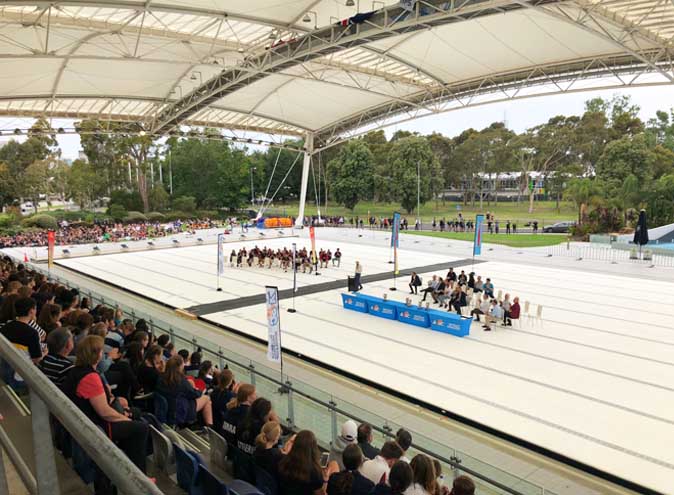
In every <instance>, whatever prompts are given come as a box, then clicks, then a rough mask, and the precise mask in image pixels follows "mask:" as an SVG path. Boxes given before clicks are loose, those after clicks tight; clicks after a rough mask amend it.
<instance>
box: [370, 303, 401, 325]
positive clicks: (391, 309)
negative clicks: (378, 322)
mask: <svg viewBox="0 0 674 495" xmlns="http://www.w3.org/2000/svg"><path fill="white" fill-rule="evenodd" d="M396 306H397V304H392V303H390V302H387V301H384V300H383V299H381V300H379V301H368V303H367V308H368V313H370V314H371V315H375V316H379V317H380V318H386V319H388V320H395V319H396V318H397V317H398V310H397V309H396Z"/></svg>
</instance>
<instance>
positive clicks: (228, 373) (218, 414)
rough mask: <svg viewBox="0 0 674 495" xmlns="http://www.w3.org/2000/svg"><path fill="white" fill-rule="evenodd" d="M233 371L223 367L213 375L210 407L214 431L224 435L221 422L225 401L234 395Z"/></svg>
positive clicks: (235, 384) (225, 408) (224, 410)
mask: <svg viewBox="0 0 674 495" xmlns="http://www.w3.org/2000/svg"><path fill="white" fill-rule="evenodd" d="M236 386H237V383H236V382H235V381H234V373H232V370H230V369H224V370H222V371H221V372H220V373H217V372H216V373H215V374H214V375H213V390H212V392H211V408H212V409H213V426H214V428H215V431H216V432H217V433H219V434H220V435H221V436H223V437H224V433H223V431H222V423H223V421H224V420H225V412H226V411H227V403H228V402H229V401H230V400H232V399H233V398H234V397H236V392H235V391H234V388H235V387H236Z"/></svg>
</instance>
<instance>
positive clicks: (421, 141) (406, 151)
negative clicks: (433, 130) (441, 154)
mask: <svg viewBox="0 0 674 495" xmlns="http://www.w3.org/2000/svg"><path fill="white" fill-rule="evenodd" d="M389 162H390V167H391V172H392V179H393V180H392V184H393V189H394V192H395V195H396V197H397V198H399V200H400V204H401V206H402V207H403V208H404V209H405V211H406V212H407V213H408V214H409V213H411V212H412V211H413V210H414V209H415V208H416V207H417V199H418V201H419V203H420V204H424V203H426V202H427V201H428V200H429V199H431V181H438V182H439V183H440V184H442V173H441V171H440V166H439V164H438V160H437V158H436V157H435V156H434V155H433V151H432V150H431V147H430V145H429V144H428V141H427V140H426V139H425V138H423V137H419V136H413V137H406V138H402V139H399V140H397V141H396V142H394V143H393V144H392V146H391V150H390V152H389Z"/></svg>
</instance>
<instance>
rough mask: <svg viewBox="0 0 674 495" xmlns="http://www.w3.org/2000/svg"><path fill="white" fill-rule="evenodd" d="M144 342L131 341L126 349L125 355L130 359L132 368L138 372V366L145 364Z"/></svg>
mask: <svg viewBox="0 0 674 495" xmlns="http://www.w3.org/2000/svg"><path fill="white" fill-rule="evenodd" d="M143 352H144V351H143V344H141V343H140V342H131V343H130V344H129V345H128V346H126V348H125V349H124V357H125V358H126V359H127V360H128V361H129V365H131V369H132V370H133V372H134V373H136V374H138V368H140V366H141V365H142V364H143V360H144V359H143V357H144V355H143Z"/></svg>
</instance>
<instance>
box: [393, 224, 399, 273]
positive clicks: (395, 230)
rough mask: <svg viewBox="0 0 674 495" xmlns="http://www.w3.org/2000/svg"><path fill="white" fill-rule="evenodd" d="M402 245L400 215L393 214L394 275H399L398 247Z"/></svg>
mask: <svg viewBox="0 0 674 495" xmlns="http://www.w3.org/2000/svg"><path fill="white" fill-rule="evenodd" d="M399 244H400V213H398V212H395V213H394V214H393V226H392V231H391V247H392V248H393V273H394V275H398V274H399V273H400V271H399V270H398V246H399Z"/></svg>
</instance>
